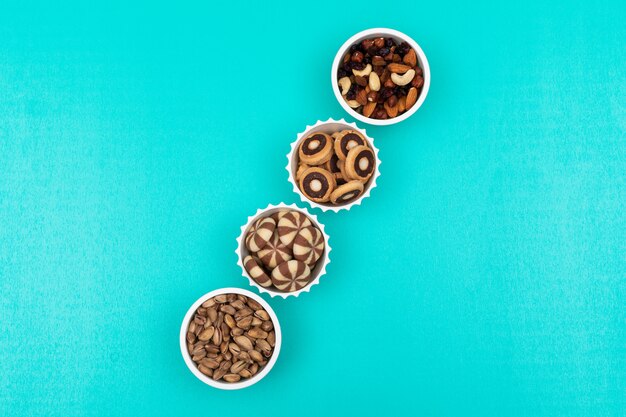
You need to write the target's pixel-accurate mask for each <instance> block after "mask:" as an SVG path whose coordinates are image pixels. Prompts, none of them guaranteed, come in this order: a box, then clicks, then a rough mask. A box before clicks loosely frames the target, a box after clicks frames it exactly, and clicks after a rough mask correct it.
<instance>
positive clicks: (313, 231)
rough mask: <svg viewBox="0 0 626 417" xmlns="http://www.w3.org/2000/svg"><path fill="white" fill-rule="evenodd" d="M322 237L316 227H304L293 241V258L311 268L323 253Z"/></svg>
mask: <svg viewBox="0 0 626 417" xmlns="http://www.w3.org/2000/svg"><path fill="white" fill-rule="evenodd" d="M324 247H325V245H324V235H323V234H322V232H320V231H319V230H318V229H317V227H305V228H304V229H302V230H300V231H299V232H298V234H297V235H296V238H295V239H294V241H293V257H294V258H296V259H297V260H298V261H302V262H304V263H305V264H307V265H309V267H311V268H312V267H313V265H315V263H316V262H317V261H318V259H319V258H320V257H321V256H322V253H324Z"/></svg>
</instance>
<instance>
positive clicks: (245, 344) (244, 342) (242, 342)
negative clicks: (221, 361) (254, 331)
mask: <svg viewBox="0 0 626 417" xmlns="http://www.w3.org/2000/svg"><path fill="white" fill-rule="evenodd" d="M235 342H236V343H237V344H238V345H239V346H240V347H241V348H242V349H245V350H251V349H252V342H251V341H250V339H248V338H247V337H246V336H243V335H242V336H235Z"/></svg>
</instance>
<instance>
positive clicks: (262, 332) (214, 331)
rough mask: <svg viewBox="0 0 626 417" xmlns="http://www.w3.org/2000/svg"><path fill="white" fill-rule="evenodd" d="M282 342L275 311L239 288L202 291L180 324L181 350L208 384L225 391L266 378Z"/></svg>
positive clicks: (197, 373) (190, 365)
mask: <svg viewBox="0 0 626 417" xmlns="http://www.w3.org/2000/svg"><path fill="white" fill-rule="evenodd" d="M281 341H282V335H281V331H280V324H279V323H278V318H277V317H276V314H275V313H274V310H272V308H271V307H270V306H269V304H268V303H267V302H266V301H265V300H263V299H262V298H261V297H260V296H258V295H257V294H254V293H252V292H250V291H247V290H244V289H241V288H222V289H219V290H215V291H211V292H209V293H208V294H205V295H203V296H202V297H200V298H199V299H198V300H197V301H196V302H195V303H193V305H192V306H191V307H190V308H189V310H188V311H187V314H186V315H185V318H184V319H183V323H182V325H181V328H180V351H181V353H182V355H183V359H184V360H185V363H186V364H187V367H188V368H189V370H190V371H191V372H192V373H193V374H194V375H195V376H196V377H197V378H198V379H199V380H201V381H202V382H204V383H205V384H208V385H210V386H212V387H215V388H219V389H224V390H235V389H241V388H245V387H249V386H250V385H253V384H255V383H257V382H259V381H260V380H261V379H263V378H264V377H265V376H266V375H267V374H268V373H269V371H270V370H271V369H272V367H273V366H274V364H275V363H276V359H277V358H278V354H279V353H280V346H281Z"/></svg>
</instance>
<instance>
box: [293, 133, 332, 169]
mask: <svg viewBox="0 0 626 417" xmlns="http://www.w3.org/2000/svg"><path fill="white" fill-rule="evenodd" d="M332 154H333V140H332V139H331V137H330V136H328V135H327V134H326V133H322V132H318V133H313V134H312V135H309V136H307V137H306V138H305V139H304V140H303V141H302V142H300V147H299V149H298V157H299V158H300V162H302V163H304V164H307V165H321V164H323V163H324V162H326V161H328V160H329V159H330V157H331V156H332Z"/></svg>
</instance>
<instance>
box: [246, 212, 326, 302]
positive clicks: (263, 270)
mask: <svg viewBox="0 0 626 417" xmlns="http://www.w3.org/2000/svg"><path fill="white" fill-rule="evenodd" d="M244 243H245V245H246V248H248V250H249V251H250V255H248V256H246V257H245V258H244V259H243V265H244V268H245V269H246V271H248V274H249V275H250V278H252V279H253V280H254V281H255V282H256V283H257V284H259V285H260V286H262V287H264V288H271V289H274V290H276V291H279V292H294V291H298V290H301V289H302V288H304V287H306V286H307V285H308V284H309V283H310V282H311V279H312V270H313V269H314V268H315V265H317V262H318V261H320V259H321V257H322V254H323V253H324V249H325V242H324V235H323V234H322V232H321V231H320V230H319V229H318V228H317V227H316V226H315V225H314V224H313V223H312V222H311V220H310V219H309V218H308V217H307V216H306V215H304V214H303V213H301V212H299V211H295V210H286V209H281V210H279V211H277V212H275V213H273V214H271V215H268V216H265V217H261V218H259V219H257V220H256V221H255V222H254V223H253V224H252V226H251V227H250V228H249V230H248V231H247V233H246V235H245V237H244Z"/></svg>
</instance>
